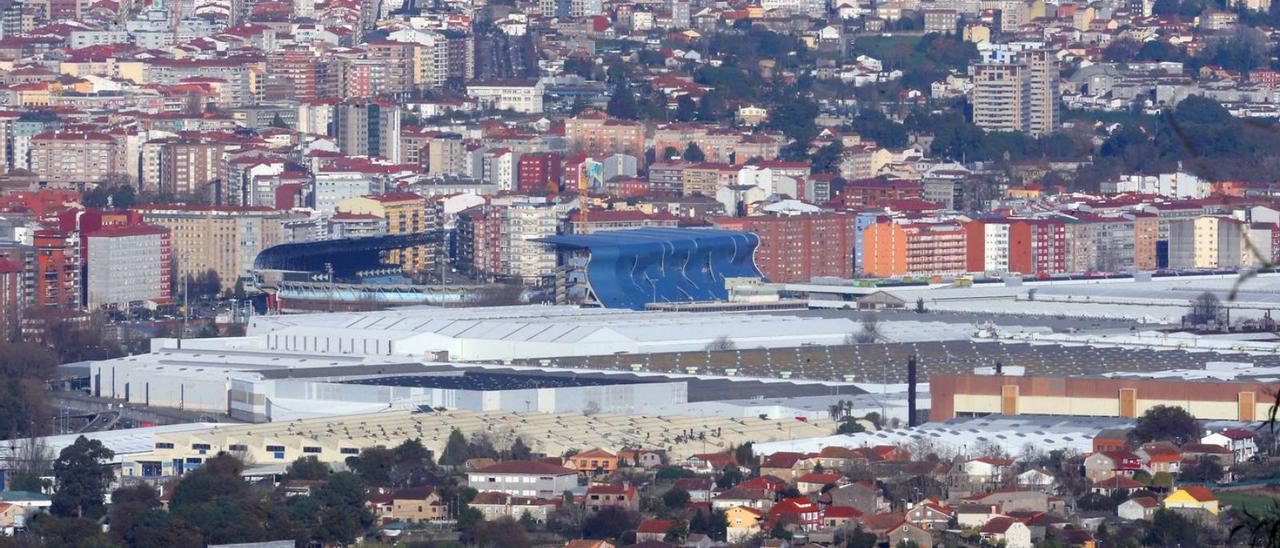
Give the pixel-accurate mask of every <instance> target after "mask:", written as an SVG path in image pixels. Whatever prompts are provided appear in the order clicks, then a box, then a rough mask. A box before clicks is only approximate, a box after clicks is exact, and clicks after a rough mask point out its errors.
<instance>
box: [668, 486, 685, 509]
mask: <svg viewBox="0 0 1280 548" xmlns="http://www.w3.org/2000/svg"><path fill="white" fill-rule="evenodd" d="M662 503H663V504H665V505H667V508H670V509H672V510H679V509H681V508H684V506H685V505H686V504H689V492H688V491H685V490H684V489H681V488H679V487H672V488H671V489H668V490H667V492H666V493H663V494H662Z"/></svg>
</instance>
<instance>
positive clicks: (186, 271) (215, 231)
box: [135, 204, 290, 290]
mask: <svg viewBox="0 0 1280 548" xmlns="http://www.w3.org/2000/svg"><path fill="white" fill-rule="evenodd" d="M135 210H136V211H138V212H139V213H141V214H142V219H143V221H144V222H146V223H147V224H151V225H157V226H161V227H164V228H167V229H169V234H170V236H169V239H170V242H171V247H172V256H173V260H174V262H175V263H176V264H177V272H176V274H177V275H178V276H180V277H185V276H192V275H196V274H199V273H202V272H205V271H208V270H213V271H214V272H216V273H217V274H218V276H219V278H221V281H222V288H223V290H227V289H231V288H233V287H235V284H236V281H237V280H239V279H240V278H241V277H242V276H248V275H249V274H250V269H251V268H252V267H253V260H254V259H255V258H256V257H257V256H258V253H259V252H261V251H262V250H263V249H266V248H268V247H271V246H274V245H277V244H281V243H284V242H285V238H284V222H285V220H286V219H288V218H290V214H289V213H288V212H285V211H279V210H276V209H272V208H267V207H226V206H201V205H176V204H175V205H156V206H147V207H140V208H136V209H135Z"/></svg>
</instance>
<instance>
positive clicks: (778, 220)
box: [713, 213, 854, 283]
mask: <svg viewBox="0 0 1280 548" xmlns="http://www.w3.org/2000/svg"><path fill="white" fill-rule="evenodd" d="M713 222H714V223H715V224H716V225H717V226H719V227H720V228H726V229H730V230H740V231H743V232H750V233H753V234H755V235H756V236H758V237H759V238H760V245H759V246H758V247H756V253H755V262H756V266H757V267H758V268H759V269H760V272H761V273H762V274H764V275H765V277H766V278H768V279H769V281H771V282H779V283H792V282H808V281H810V280H812V279H813V278H818V277H837V278H852V277H853V240H854V216H853V215H849V214H843V213H817V214H802V215H760V216H751V217H721V218H717V219H715V220H714V221H713Z"/></svg>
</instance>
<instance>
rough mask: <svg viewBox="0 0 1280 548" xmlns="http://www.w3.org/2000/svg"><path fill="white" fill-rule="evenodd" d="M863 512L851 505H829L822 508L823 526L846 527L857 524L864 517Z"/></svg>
mask: <svg viewBox="0 0 1280 548" xmlns="http://www.w3.org/2000/svg"><path fill="white" fill-rule="evenodd" d="M862 515H863V514H862V512H859V511H858V509H857V508H852V507H849V506H827V507H826V508H823V509H822V526H823V527H844V526H846V525H856V524H857V523H858V522H859V519H860V518H862Z"/></svg>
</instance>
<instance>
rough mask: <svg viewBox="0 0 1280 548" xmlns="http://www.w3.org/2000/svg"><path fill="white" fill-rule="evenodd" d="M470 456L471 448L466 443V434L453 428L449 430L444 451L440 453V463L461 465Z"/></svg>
mask: <svg viewBox="0 0 1280 548" xmlns="http://www.w3.org/2000/svg"><path fill="white" fill-rule="evenodd" d="M470 458H471V449H470V448H469V446H468V445H467V438H466V436H464V435H462V431H461V430H458V429H457V428H454V429H453V430H452V431H451V432H449V440H448V441H447V442H445V445H444V451H442V452H441V453H440V464H442V465H444V466H461V465H462V464H463V463H465V462H467V459H470Z"/></svg>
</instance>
